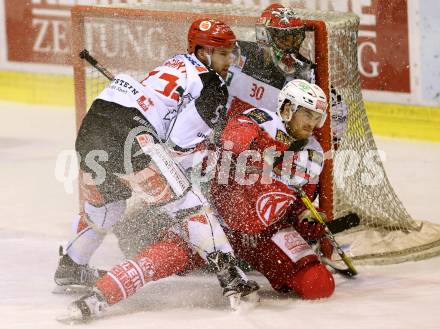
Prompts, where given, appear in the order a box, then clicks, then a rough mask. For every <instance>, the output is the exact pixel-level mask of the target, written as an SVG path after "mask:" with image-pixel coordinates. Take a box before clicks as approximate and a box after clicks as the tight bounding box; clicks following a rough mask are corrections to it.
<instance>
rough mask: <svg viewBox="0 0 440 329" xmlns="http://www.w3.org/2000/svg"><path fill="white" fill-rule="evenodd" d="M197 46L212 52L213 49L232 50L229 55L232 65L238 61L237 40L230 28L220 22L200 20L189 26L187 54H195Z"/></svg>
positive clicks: (207, 19)
mask: <svg viewBox="0 0 440 329" xmlns="http://www.w3.org/2000/svg"><path fill="white" fill-rule="evenodd" d="M198 46H200V47H205V48H208V49H211V50H212V51H213V50H214V49H215V48H224V49H233V51H232V53H231V57H232V58H231V62H232V64H236V63H238V62H239V60H240V48H239V47H238V45H237V38H236V36H235V34H234V32H233V31H232V30H231V28H230V27H229V26H228V25H226V24H225V23H223V22H222V21H219V20H216V19H211V18H202V19H198V20H196V21H194V22H193V23H192V24H191V26H190V28H189V31H188V53H189V54H192V53H195V51H196V48H197V47H198ZM209 61H210V60H209ZM208 65H210V63H209V64H208Z"/></svg>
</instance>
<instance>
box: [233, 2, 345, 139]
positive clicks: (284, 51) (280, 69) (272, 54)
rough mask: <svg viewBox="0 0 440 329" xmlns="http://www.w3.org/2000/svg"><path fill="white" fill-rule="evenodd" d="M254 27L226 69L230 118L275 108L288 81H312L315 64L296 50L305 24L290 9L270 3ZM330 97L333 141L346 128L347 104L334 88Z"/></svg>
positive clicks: (241, 42) (302, 37) (304, 33)
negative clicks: (238, 56)
mask: <svg viewBox="0 0 440 329" xmlns="http://www.w3.org/2000/svg"><path fill="white" fill-rule="evenodd" d="M255 29H256V42H249V41H238V44H239V46H240V51H241V60H240V64H239V65H238V66H237V65H234V66H231V67H230V69H229V71H230V74H229V76H228V80H227V82H228V84H229V96H230V99H231V100H230V106H229V109H228V114H229V116H231V117H233V116H235V115H237V114H240V113H242V112H243V111H245V110H247V109H249V108H252V107H263V108H266V109H268V110H270V111H275V109H276V102H275V100H276V99H277V95H278V93H279V91H280V90H281V88H282V87H283V86H284V85H285V84H286V83H287V82H288V81H290V80H293V79H303V80H306V81H308V82H311V83H316V80H315V71H316V64H315V63H313V62H312V61H311V60H310V59H309V58H307V57H305V56H303V55H302V54H301V52H300V49H301V46H302V45H303V43H304V40H305V37H306V26H305V25H304V24H303V21H302V20H301V19H299V18H298V16H297V15H296V14H295V11H294V10H293V9H291V8H288V7H284V6H283V5H281V4H278V3H274V4H271V5H270V6H268V7H267V8H266V9H265V10H264V11H263V12H262V13H261V16H260V18H259V20H258V22H257V24H256V26H255ZM331 99H332V110H331V113H332V121H331V122H332V125H333V127H332V131H333V139H334V143H335V144H337V142H338V141H339V139H340V138H341V136H342V135H343V133H344V131H345V128H346V121H347V106H346V105H345V104H344V103H343V102H342V99H341V96H340V95H338V94H337V93H336V92H335V90H332V92H331Z"/></svg>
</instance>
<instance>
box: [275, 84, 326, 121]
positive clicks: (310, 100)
mask: <svg viewBox="0 0 440 329" xmlns="http://www.w3.org/2000/svg"><path fill="white" fill-rule="evenodd" d="M286 101H289V102H290V103H292V104H293V107H292V110H289V111H288V112H287V113H281V112H282V110H283V105H284V104H285V103H286ZM298 106H301V107H304V108H306V109H309V110H312V111H314V112H317V113H319V114H321V120H320V121H319V123H318V124H317V127H318V128H321V127H322V126H323V125H324V122H325V119H326V118H327V112H326V110H327V106H328V103H327V97H326V96H325V93H324V91H323V90H322V89H321V88H320V87H319V86H318V85H315V84H313V83H309V82H307V81H305V80H299V79H296V80H292V81H290V82H288V83H287V84H286V85H285V86H284V87H283V89H281V91H280V93H279V95H278V105H277V114H278V116H279V117H280V118H281V120H282V121H283V122H289V121H290V120H291V119H292V116H293V113H295V112H296V111H297V110H298Z"/></svg>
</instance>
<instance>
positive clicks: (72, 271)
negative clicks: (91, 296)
mask: <svg viewBox="0 0 440 329" xmlns="http://www.w3.org/2000/svg"><path fill="white" fill-rule="evenodd" d="M106 273H107V272H106V271H103V270H98V269H95V268H92V267H90V266H88V265H80V264H77V263H75V262H74V261H73V260H72V258H70V257H69V255H67V254H64V253H63V247H60V260H59V263H58V268H57V270H56V272H55V276H54V280H55V283H56V284H57V285H58V286H59V287H56V288H55V289H54V291H53V292H54V293H75V292H82V293H84V292H86V291H87V290H90V289H91V288H92V287H93V286H94V285H95V283H96V281H97V280H98V279H99V278H101V277H102V276H104V275H105V274H106Z"/></svg>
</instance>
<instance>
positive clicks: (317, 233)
mask: <svg viewBox="0 0 440 329" xmlns="http://www.w3.org/2000/svg"><path fill="white" fill-rule="evenodd" d="M319 214H320V215H321V217H322V218H323V219H324V221H325V220H326V219H327V217H326V216H325V214H324V213H321V212H320V213H319ZM294 227H295V229H296V231H297V232H298V233H299V234H300V235H301V236H302V237H303V238H304V239H306V240H319V239H320V238H322V237H323V236H324V234H325V226H324V225H322V224H320V223H318V222H317V221H316V220H315V219H313V215H312V213H311V211H310V210H308V209H306V210H304V211H303V212H302V213H301V214H300V215H299V216H298V217H297V218H296V220H295V222H294Z"/></svg>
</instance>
